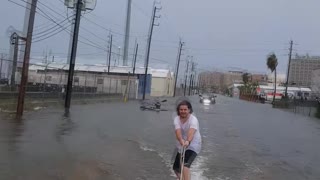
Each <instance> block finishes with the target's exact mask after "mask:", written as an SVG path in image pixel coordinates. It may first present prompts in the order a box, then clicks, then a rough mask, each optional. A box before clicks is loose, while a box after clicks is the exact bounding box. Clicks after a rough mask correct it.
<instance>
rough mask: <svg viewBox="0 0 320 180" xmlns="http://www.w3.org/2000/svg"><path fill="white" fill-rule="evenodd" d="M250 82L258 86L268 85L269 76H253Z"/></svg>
mask: <svg viewBox="0 0 320 180" xmlns="http://www.w3.org/2000/svg"><path fill="white" fill-rule="evenodd" d="M250 77H251V78H250V81H251V82H254V83H258V84H268V76H267V75H265V74H251V76H250Z"/></svg>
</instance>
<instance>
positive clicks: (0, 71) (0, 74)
mask: <svg viewBox="0 0 320 180" xmlns="http://www.w3.org/2000/svg"><path fill="white" fill-rule="evenodd" d="M2 62H3V54H1V56H0V80H1V78H2Z"/></svg>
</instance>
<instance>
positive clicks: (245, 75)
mask: <svg viewBox="0 0 320 180" xmlns="http://www.w3.org/2000/svg"><path fill="white" fill-rule="evenodd" d="M242 81H243V83H244V84H245V85H246V84H247V83H248V82H249V73H244V74H242Z"/></svg>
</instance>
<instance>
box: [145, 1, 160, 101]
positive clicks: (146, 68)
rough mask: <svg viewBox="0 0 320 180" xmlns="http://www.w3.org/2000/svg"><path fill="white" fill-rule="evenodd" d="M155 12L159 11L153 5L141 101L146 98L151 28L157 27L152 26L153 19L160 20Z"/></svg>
mask: <svg viewBox="0 0 320 180" xmlns="http://www.w3.org/2000/svg"><path fill="white" fill-rule="evenodd" d="M157 10H160V9H159V8H157V7H156V6H155V5H154V7H153V12H152V17H151V24H150V28H149V37H148V44H147V51H146V61H145V73H144V83H143V97H142V99H143V100H145V98H146V88H147V75H148V66H149V56H150V47H151V39H152V33H153V27H154V26H159V24H154V20H155V18H160V16H156V12H157Z"/></svg>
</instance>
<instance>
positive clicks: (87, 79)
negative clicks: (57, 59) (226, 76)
mask: <svg viewBox="0 0 320 180" xmlns="http://www.w3.org/2000/svg"><path fill="white" fill-rule="evenodd" d="M68 68H69V65H67V64H59V63H51V64H49V65H48V66H47V65H46V64H43V63H38V64H33V65H31V66H30V68H29V77H28V83H29V85H30V86H31V85H34V86H46V87H47V86H48V87H51V88H49V89H55V90H57V89H58V90H59V91H62V92H64V91H65V87H66V85H67V78H68V74H67V71H68ZM144 71H145V68H144V67H141V68H139V67H137V68H136V71H135V75H134V76H133V75H132V73H131V72H132V68H131V67H111V68H110V73H108V67H107V66H104V65H80V64H76V66H75V72H74V79H73V85H74V87H75V88H74V89H75V90H77V91H81V92H87V93H89V92H92V93H122V94H123V93H125V92H126V91H129V92H130V94H129V95H130V98H141V97H142V94H143V90H144V79H145V76H144ZM129 72H130V73H131V74H130V73H129ZM173 79H174V78H173V73H172V72H170V71H169V70H164V69H161V70H159V69H152V68H150V69H149V72H148V75H147V85H146V96H147V97H148V96H157V97H159V96H172V95H173V88H174V87H173V86H174V83H173ZM17 81H18V83H19V81H20V78H19V77H18V78H17Z"/></svg>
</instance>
